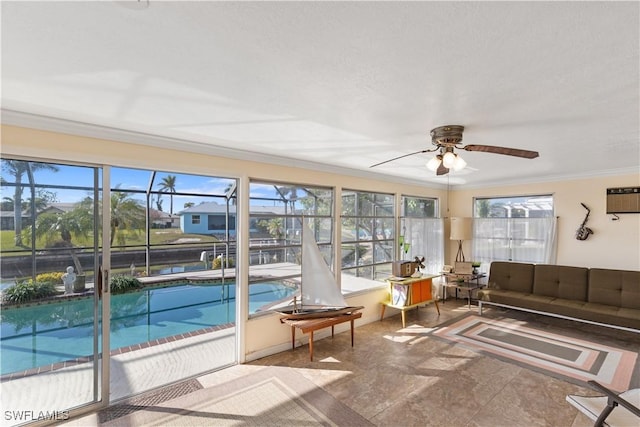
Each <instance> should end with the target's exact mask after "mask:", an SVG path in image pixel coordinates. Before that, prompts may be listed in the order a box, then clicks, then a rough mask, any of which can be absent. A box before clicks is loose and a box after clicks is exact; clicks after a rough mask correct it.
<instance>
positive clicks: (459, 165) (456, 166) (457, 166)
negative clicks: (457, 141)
mask: <svg viewBox="0 0 640 427" xmlns="http://www.w3.org/2000/svg"><path fill="white" fill-rule="evenodd" d="M466 167H467V162H465V161H464V159H463V158H462V157H460V156H458V155H456V161H455V162H453V170H454V171H459V170H462V169H464V168H466Z"/></svg>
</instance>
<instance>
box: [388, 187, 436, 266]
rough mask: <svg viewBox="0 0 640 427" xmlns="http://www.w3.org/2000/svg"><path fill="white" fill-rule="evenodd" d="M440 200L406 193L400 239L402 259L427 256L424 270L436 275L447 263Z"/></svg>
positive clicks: (403, 201)
mask: <svg viewBox="0 0 640 427" xmlns="http://www.w3.org/2000/svg"><path fill="white" fill-rule="evenodd" d="M437 202H438V201H437V199H434V198H418V197H411V196H402V212H401V215H400V236H399V238H398V247H399V251H400V259H405V260H413V259H415V257H420V258H422V257H424V258H425V260H424V263H423V264H424V266H425V268H424V269H423V272H427V273H432V274H438V273H439V272H440V271H441V270H442V266H443V264H444V222H443V220H442V219H441V218H436V212H438V203H437ZM405 247H406V248H407V250H406V251H405V250H404V248H405Z"/></svg>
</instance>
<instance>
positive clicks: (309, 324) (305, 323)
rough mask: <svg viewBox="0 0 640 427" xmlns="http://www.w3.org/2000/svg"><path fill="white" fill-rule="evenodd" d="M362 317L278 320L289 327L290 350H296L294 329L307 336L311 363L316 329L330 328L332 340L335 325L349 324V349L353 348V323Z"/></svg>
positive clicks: (345, 316)
mask: <svg viewBox="0 0 640 427" xmlns="http://www.w3.org/2000/svg"><path fill="white" fill-rule="evenodd" d="M361 317H362V313H360V312H356V313H349V314H341V315H339V316H335V317H322V318H318V319H304V320H291V319H280V323H284V324H285V325H289V326H291V349H292V350H295V348H296V329H300V330H301V331H302V333H303V334H306V333H308V334H309V357H310V360H311V361H312V362H313V332H314V331H317V330H318V329H323V328H328V327H329V326H331V338H333V332H334V330H333V328H334V326H335V325H338V324H340V323H345V322H351V347H353V321H354V320H356V319H359V318H361Z"/></svg>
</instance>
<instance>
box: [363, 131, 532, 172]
mask: <svg viewBox="0 0 640 427" xmlns="http://www.w3.org/2000/svg"><path fill="white" fill-rule="evenodd" d="M462 131H464V126H460V125H448V126H440V127H437V128H434V129H432V130H431V143H432V144H433V145H435V148H432V149H427V150H420V151H416V152H415V153H409V154H405V155H402V156H398V157H394V158H393V159H389V160H385V161H383V162H380V163H376V164H375V165H371V166H369V167H371V168H373V167H376V166H379V165H382V164H384V163H389V162H393V161H394V160H398V159H402V158H404V157H409V156H413V155H416V154H421V153H433V152H434V151H437V152H438V154H436V156H435V157H433V158H432V159H431V160H429V162H428V163H427V168H428V169H430V170H432V171H435V172H436V175H446V174H448V173H449V170H450V169H453V170H461V169H464V167H465V166H466V165H467V162H465V161H464V160H463V159H462V157H460V156H459V155H457V154H456V153H455V152H454V148H457V149H460V150H465V151H482V152H485V153H495V154H504V155H507V156H515V157H523V158H525V159H535V158H536V157H538V155H539V154H538V152H537V151H529V150H521V149H519V148H507V147H496V146H494V145H465V146H460V143H461V141H462Z"/></svg>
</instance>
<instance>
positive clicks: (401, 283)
mask: <svg viewBox="0 0 640 427" xmlns="http://www.w3.org/2000/svg"><path fill="white" fill-rule="evenodd" d="M439 276H440V275H439V274H435V275H424V276H421V277H407V278H397V277H392V278H389V279H387V282H389V297H388V299H387V300H386V301H383V302H382V309H381V312H380V320H382V319H383V318H384V312H385V309H386V308H387V307H391V308H396V309H398V310H400V311H401V315H402V327H403V328H405V327H406V316H405V312H406V311H407V310H409V309H412V308H415V309H416V310H418V309H419V307H420V306H421V305H426V304H427V303H429V302H431V301H433V303H434V304H435V306H436V310H437V311H438V316H439V315H440V307H438V301H437V300H436V299H434V298H433V290H432V283H433V280H432V279H433V278H434V277H439Z"/></svg>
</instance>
